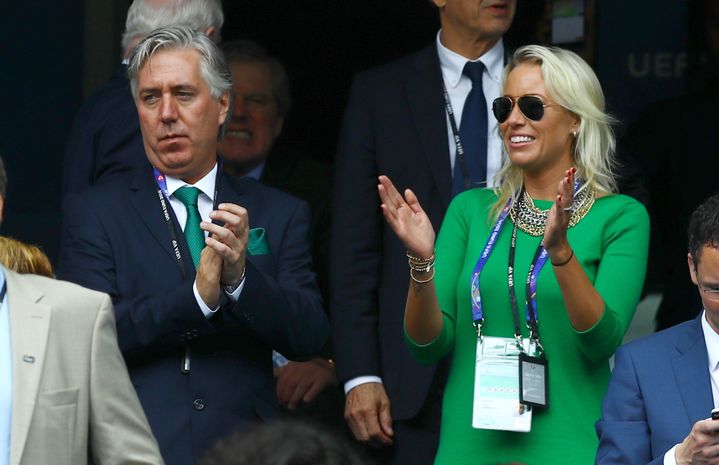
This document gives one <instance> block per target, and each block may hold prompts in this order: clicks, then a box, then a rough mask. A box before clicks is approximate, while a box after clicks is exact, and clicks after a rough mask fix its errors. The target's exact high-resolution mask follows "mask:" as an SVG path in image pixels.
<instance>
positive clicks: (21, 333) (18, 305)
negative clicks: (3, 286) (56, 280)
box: [5, 270, 52, 465]
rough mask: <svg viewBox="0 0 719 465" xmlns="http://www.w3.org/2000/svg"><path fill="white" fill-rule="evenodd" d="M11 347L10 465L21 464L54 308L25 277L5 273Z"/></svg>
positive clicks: (8, 272)
mask: <svg viewBox="0 0 719 465" xmlns="http://www.w3.org/2000/svg"><path fill="white" fill-rule="evenodd" d="M5 277H6V279H7V286H8V297H9V300H8V302H9V308H10V334H11V345H12V372H13V373H12V374H13V387H12V430H11V433H10V437H11V444H10V464H11V465H17V464H19V463H20V458H21V457H22V453H23V450H24V448H25V445H26V444H25V441H26V439H27V434H28V431H29V429H30V422H31V420H32V417H33V412H34V409H35V402H36V400H37V395H38V389H39V386H40V379H41V376H42V372H43V365H44V363H45V349H46V346H47V338H48V331H49V328H50V319H51V315H52V309H51V307H50V306H49V305H45V304H43V303H42V302H41V300H42V297H43V294H42V292H41V291H40V290H38V289H34V288H30V287H25V286H24V285H23V282H22V279H23V278H22V276H19V275H17V274H14V273H12V272H10V271H7V270H6V271H5Z"/></svg>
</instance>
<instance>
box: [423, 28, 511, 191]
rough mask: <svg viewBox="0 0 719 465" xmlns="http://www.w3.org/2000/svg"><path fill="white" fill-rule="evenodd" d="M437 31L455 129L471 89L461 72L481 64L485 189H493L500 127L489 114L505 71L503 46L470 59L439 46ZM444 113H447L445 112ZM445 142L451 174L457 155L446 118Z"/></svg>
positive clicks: (498, 160) (498, 161)
mask: <svg viewBox="0 0 719 465" xmlns="http://www.w3.org/2000/svg"><path fill="white" fill-rule="evenodd" d="M441 33H442V31H441V30H440V31H439V32H438V33H437V54H438V55H439V65H440V67H441V68H442V79H444V85H445V87H446V88H447V94H448V95H449V103H450V104H451V105H452V111H454V118H455V122H456V123H457V128H459V127H460V123H461V121H462V112H463V111H464V102H465V100H467V95H468V94H469V91H471V90H472V80H471V79H470V78H469V77H468V76H465V75H464V74H463V73H462V71H463V70H464V66H465V65H466V64H467V62H468V61H481V62H482V64H483V65H484V73H483V74H482V90H483V91H484V98H485V100H486V101H487V186H488V187H492V186H493V182H492V181H493V179H492V178H493V177H494V175H495V174H497V172H498V171H499V170H500V168H502V138H501V137H500V135H499V124H498V123H497V119H496V118H495V117H494V114H493V113H492V102H493V101H494V99H496V98H497V97H499V93H500V91H501V88H502V69H503V68H504V44H503V42H502V41H501V40H499V41H497V43H496V44H495V45H494V47H492V48H491V49H489V50H488V51H487V53H485V54H484V55H482V56H481V57H479V58H477V59H475V60H469V59H467V58H465V57H463V56H462V55H460V54H458V53H456V52H453V51H452V50H450V49H448V48H447V47H445V46H444V45H443V44H442V41H441V40H440V34H441ZM445 113H446V112H445ZM447 143H448V144H449V160H450V164H451V166H452V173H454V160H455V158H456V156H457V145H456V144H455V143H454V134H453V133H452V126H451V125H450V123H449V116H447Z"/></svg>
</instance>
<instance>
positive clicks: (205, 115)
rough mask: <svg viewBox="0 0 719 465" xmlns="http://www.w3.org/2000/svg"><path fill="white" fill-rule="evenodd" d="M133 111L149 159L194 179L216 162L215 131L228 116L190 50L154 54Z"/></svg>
mask: <svg viewBox="0 0 719 465" xmlns="http://www.w3.org/2000/svg"><path fill="white" fill-rule="evenodd" d="M137 89H138V91H137V94H138V95H137V96H136V98H137V112H138V115H139V118H140V129H141V130H142V139H143V143H144V145H145V152H146V153H147V158H148V160H149V161H150V163H151V164H152V165H153V166H154V167H155V168H157V169H159V170H160V171H162V172H163V173H165V174H166V175H170V176H173V177H177V178H180V179H182V180H184V181H185V182H188V183H191V184H192V183H194V182H196V181H198V180H199V179H201V178H202V177H203V176H204V175H205V174H207V173H208V172H209V171H210V170H211V169H212V167H213V166H214V164H215V156H216V155H215V153H216V147H217V133H218V131H219V127H220V126H221V125H222V123H223V122H224V120H225V118H226V117H227V111H228V106H229V105H228V100H229V96H228V95H227V94H224V95H222V96H221V97H220V98H219V99H215V98H214V97H213V96H212V94H211V93H210V88H209V86H208V85H207V83H206V82H205V80H204V79H203V78H202V75H201V73H200V54H199V53H198V52H197V51H196V50H193V49H168V50H160V51H158V52H156V53H155V54H154V55H153V56H152V57H151V58H149V59H148V60H147V62H146V63H145V64H144V65H143V66H142V68H141V69H140V72H139V74H138V79H137Z"/></svg>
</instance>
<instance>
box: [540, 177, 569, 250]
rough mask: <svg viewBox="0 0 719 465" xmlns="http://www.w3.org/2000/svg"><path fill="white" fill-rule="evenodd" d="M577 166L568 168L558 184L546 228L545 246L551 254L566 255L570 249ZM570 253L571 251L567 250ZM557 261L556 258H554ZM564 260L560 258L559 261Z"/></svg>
mask: <svg viewBox="0 0 719 465" xmlns="http://www.w3.org/2000/svg"><path fill="white" fill-rule="evenodd" d="M576 172H577V169H576V168H570V169H568V170H567V171H566V172H565V174H564V177H563V178H562V180H561V181H559V184H558V185H557V201H556V202H554V205H553V206H552V208H551V209H550V210H549V214H548V216H547V224H546V226H545V228H544V242H543V243H544V248H545V249H547V252H549V254H550V256H554V255H565V253H564V252H565V251H566V250H569V243H568V242H567V228H568V227H569V218H570V217H571V215H572V200H574V175H575V174H576ZM567 253H569V252H567ZM553 261H555V260H553ZM561 261H563V260H562V259H561V258H559V262H561Z"/></svg>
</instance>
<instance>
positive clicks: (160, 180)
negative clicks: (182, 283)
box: [152, 158, 222, 278]
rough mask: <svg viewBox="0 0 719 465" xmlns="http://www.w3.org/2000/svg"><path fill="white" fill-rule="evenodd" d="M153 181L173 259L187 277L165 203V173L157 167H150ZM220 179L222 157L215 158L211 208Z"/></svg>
mask: <svg viewBox="0 0 719 465" xmlns="http://www.w3.org/2000/svg"><path fill="white" fill-rule="evenodd" d="M152 172H153V176H154V178H155V182H156V183H157V197H158V199H159V200H160V207H162V216H163V218H164V219H165V224H166V225H167V231H168V232H169V233H170V245H171V246H172V252H173V254H174V255H175V261H176V263H177V265H178V266H179V267H180V271H181V272H182V276H183V278H185V277H187V271H186V270H185V262H184V260H183V259H182V253H181V252H180V242H179V241H178V240H177V234H176V233H175V228H174V226H173V225H172V216H170V211H169V209H168V208H167V203H168V202H169V201H170V193H169V191H168V190H167V179H166V178H165V175H164V174H163V173H162V172H161V171H160V170H158V169H157V168H155V167H153V168H152ZM221 179H222V159H220V158H218V160H217V173H216V175H215V191H214V192H215V195H214V198H213V199H212V209H213V210H216V209H217V197H218V195H217V194H218V192H219V190H220V182H221Z"/></svg>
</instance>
